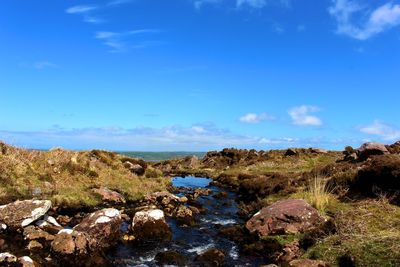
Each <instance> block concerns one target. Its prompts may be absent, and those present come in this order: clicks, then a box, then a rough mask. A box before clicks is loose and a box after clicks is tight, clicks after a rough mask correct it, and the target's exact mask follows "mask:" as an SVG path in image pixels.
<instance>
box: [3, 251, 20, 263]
mask: <svg viewBox="0 0 400 267" xmlns="http://www.w3.org/2000/svg"><path fill="white" fill-rule="evenodd" d="M15 262H17V257H16V256H15V255H13V254H11V253H9V252H2V253H0V266H7V264H11V263H15Z"/></svg>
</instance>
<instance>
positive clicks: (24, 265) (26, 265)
mask: <svg viewBox="0 0 400 267" xmlns="http://www.w3.org/2000/svg"><path fill="white" fill-rule="evenodd" d="M18 263H19V264H20V266H21V267H35V262H34V261H33V260H32V259H31V258H30V257H28V256H23V257H19V258H18Z"/></svg>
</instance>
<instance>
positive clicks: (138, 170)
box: [124, 161, 145, 176]
mask: <svg viewBox="0 0 400 267" xmlns="http://www.w3.org/2000/svg"><path fill="white" fill-rule="evenodd" d="M124 167H125V168H127V169H128V170H130V171H131V172H132V173H134V174H136V175H139V176H141V175H143V174H144V172H145V169H144V168H143V166H142V165H139V164H134V163H132V162H130V161H125V162H124Z"/></svg>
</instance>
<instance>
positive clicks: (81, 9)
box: [65, 5, 104, 24]
mask: <svg viewBox="0 0 400 267" xmlns="http://www.w3.org/2000/svg"><path fill="white" fill-rule="evenodd" d="M97 9H99V7H98V6H94V5H79V6H73V7H70V8H68V9H66V10H65V12H66V13H67V14H76V15H81V16H83V21H84V22H87V23H93V24H99V23H102V22H104V20H103V19H100V18H98V17H95V16H93V15H92V12H93V11H95V10H97Z"/></svg>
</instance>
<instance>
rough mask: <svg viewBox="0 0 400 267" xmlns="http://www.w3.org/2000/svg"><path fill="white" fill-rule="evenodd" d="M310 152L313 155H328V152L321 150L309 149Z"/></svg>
mask: <svg viewBox="0 0 400 267" xmlns="http://www.w3.org/2000/svg"><path fill="white" fill-rule="evenodd" d="M310 151H311V153H315V154H328V150H326V149H321V148H310Z"/></svg>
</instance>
